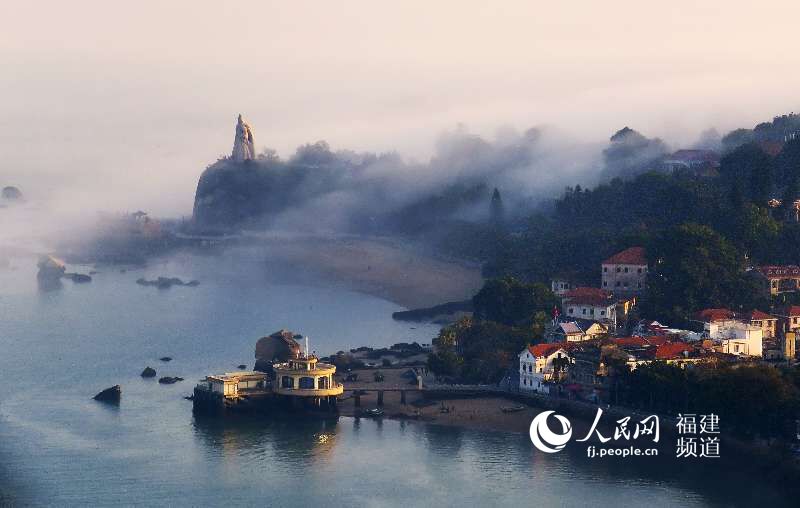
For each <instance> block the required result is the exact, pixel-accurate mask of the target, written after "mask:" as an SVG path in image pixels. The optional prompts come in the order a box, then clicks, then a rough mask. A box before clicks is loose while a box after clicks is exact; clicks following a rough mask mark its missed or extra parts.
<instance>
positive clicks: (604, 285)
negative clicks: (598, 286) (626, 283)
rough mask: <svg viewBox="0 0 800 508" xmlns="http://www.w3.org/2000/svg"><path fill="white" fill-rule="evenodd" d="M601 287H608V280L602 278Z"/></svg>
mask: <svg viewBox="0 0 800 508" xmlns="http://www.w3.org/2000/svg"><path fill="white" fill-rule="evenodd" d="M603 287H604V288H606V287H608V281H607V280H604V281H603Z"/></svg>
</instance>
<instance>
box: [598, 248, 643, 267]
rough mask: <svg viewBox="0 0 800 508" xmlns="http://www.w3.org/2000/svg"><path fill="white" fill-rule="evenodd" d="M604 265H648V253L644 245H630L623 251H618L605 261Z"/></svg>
mask: <svg viewBox="0 0 800 508" xmlns="http://www.w3.org/2000/svg"><path fill="white" fill-rule="evenodd" d="M603 264H604V265H646V264H647V255H646V252H645V250H644V247H630V248H628V249H625V250H624V251H622V252H617V253H616V254H614V255H613V256H611V257H610V258H608V259H606V260H605V261H603Z"/></svg>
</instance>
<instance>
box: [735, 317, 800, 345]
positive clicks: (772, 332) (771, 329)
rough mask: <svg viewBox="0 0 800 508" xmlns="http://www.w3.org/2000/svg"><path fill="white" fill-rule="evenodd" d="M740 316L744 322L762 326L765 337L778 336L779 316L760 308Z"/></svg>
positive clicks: (758, 326) (757, 326)
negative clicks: (762, 310)
mask: <svg viewBox="0 0 800 508" xmlns="http://www.w3.org/2000/svg"><path fill="white" fill-rule="evenodd" d="M739 317H740V319H741V320H742V321H743V322H745V323H748V324H750V325H752V326H755V327H756V328H761V330H762V332H763V334H764V338H765V339H772V338H775V337H776V336H777V333H778V332H777V330H778V318H777V316H771V315H769V314H767V313H766V312H761V311H760V310H752V311H750V312H746V313H744V314H741V315H740V316H739ZM798 326H800V325H798Z"/></svg>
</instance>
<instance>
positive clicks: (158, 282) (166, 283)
mask: <svg viewBox="0 0 800 508" xmlns="http://www.w3.org/2000/svg"><path fill="white" fill-rule="evenodd" d="M136 283H137V284H139V285H140V286H155V287H157V288H158V289H169V288H171V287H172V286H187V287H195V286H198V285H199V284H200V282H199V281H196V280H190V281H189V282H184V281H182V280H181V279H179V278H177V277H159V278H157V279H155V280H147V279H145V278H141V279H137V280H136Z"/></svg>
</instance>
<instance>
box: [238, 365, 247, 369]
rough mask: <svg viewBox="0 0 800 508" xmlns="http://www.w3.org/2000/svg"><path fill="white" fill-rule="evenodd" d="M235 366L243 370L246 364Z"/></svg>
mask: <svg viewBox="0 0 800 508" xmlns="http://www.w3.org/2000/svg"><path fill="white" fill-rule="evenodd" d="M237 368H238V369H239V370H245V369H246V368H247V365H245V364H241V365H239V367H237Z"/></svg>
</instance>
